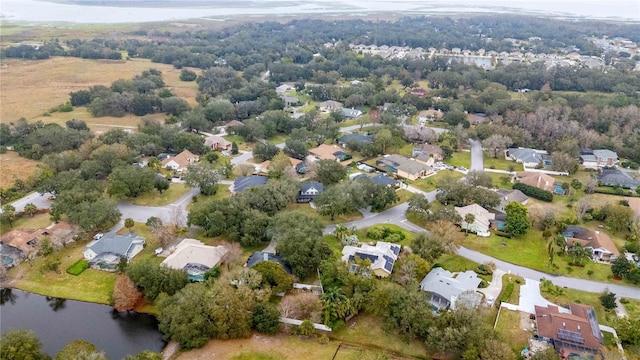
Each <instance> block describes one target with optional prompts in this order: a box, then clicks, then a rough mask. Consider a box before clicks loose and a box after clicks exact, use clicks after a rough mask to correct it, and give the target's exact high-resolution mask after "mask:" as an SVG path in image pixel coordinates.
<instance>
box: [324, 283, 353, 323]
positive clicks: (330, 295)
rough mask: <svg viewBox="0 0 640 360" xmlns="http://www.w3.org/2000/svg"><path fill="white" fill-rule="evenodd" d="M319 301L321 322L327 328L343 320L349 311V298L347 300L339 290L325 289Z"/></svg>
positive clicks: (334, 288)
mask: <svg viewBox="0 0 640 360" xmlns="http://www.w3.org/2000/svg"><path fill="white" fill-rule="evenodd" d="M320 301H321V302H322V318H323V322H324V324H325V325H328V326H332V325H334V324H335V323H336V322H337V321H339V320H343V319H344V318H345V317H346V316H347V315H349V311H350V310H351V305H350V303H349V298H347V296H346V295H345V294H344V292H343V291H342V290H341V289H339V288H336V287H333V288H329V289H326V290H325V291H324V294H322V297H321V298H320Z"/></svg>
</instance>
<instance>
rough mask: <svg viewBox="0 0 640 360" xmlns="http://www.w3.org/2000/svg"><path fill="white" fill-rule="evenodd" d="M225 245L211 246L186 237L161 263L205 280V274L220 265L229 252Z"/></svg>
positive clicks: (194, 277)
mask: <svg viewBox="0 0 640 360" xmlns="http://www.w3.org/2000/svg"><path fill="white" fill-rule="evenodd" d="M228 251H229V250H227V248H226V247H224V246H209V245H205V244H203V243H202V242H200V241H198V240H196V239H184V240H182V241H181V242H180V243H179V244H178V245H177V246H176V247H175V248H173V249H171V250H170V252H171V254H170V255H169V256H167V258H166V259H164V261H163V262H162V263H160V265H162V266H165V267H168V268H171V269H178V270H185V271H186V272H187V274H189V279H191V280H194V281H202V280H204V274H205V273H206V272H207V271H209V269H211V268H212V267H214V266H216V265H218V264H219V263H220V262H221V261H222V259H223V258H224V256H225V255H226V254H227V252H228Z"/></svg>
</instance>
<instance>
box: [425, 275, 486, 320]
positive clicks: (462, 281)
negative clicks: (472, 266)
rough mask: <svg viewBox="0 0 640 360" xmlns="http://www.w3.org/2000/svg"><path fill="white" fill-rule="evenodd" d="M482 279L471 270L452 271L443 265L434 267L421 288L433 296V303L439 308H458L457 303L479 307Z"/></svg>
mask: <svg viewBox="0 0 640 360" xmlns="http://www.w3.org/2000/svg"><path fill="white" fill-rule="evenodd" d="M481 282H482V279H480V278H479V277H478V275H477V274H476V273H475V272H474V271H471V270H468V271H465V272H461V273H457V274H454V273H451V272H449V271H447V270H445V269H443V268H441V267H437V268H434V269H433V270H431V271H430V272H429V273H428V274H427V276H425V277H424V279H423V280H422V281H421V282H420V290H422V291H425V292H427V294H429V295H430V296H431V298H430V299H429V300H430V302H431V305H433V306H434V307H436V308H437V309H442V310H446V309H452V310H455V309H456V305H460V304H464V306H466V307H470V308H473V307H477V306H478V305H479V304H480V302H481V301H482V295H481V294H480V293H478V292H476V289H477V288H478V285H480V283H481Z"/></svg>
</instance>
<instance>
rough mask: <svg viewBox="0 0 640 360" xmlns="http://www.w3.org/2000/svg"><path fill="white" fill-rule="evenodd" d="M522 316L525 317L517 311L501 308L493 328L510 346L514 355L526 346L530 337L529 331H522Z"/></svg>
mask: <svg viewBox="0 0 640 360" xmlns="http://www.w3.org/2000/svg"><path fill="white" fill-rule="evenodd" d="M523 316H526V315H523V313H521V312H519V311H513V310H508V309H506V308H502V309H501V310H500V317H499V318H498V321H497V323H496V327H495V329H496V332H497V333H498V334H499V335H500V337H501V338H502V339H503V340H505V341H506V342H507V344H509V345H511V349H512V350H513V351H514V353H516V354H519V353H520V351H522V349H524V348H525V347H527V346H528V344H529V338H530V337H531V335H532V332H531V331H530V330H528V329H526V330H525V329H523V326H522V317H523Z"/></svg>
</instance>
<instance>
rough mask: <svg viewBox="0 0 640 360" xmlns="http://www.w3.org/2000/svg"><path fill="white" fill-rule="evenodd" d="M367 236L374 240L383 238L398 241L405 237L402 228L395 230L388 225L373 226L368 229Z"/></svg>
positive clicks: (393, 241) (383, 239)
mask: <svg viewBox="0 0 640 360" xmlns="http://www.w3.org/2000/svg"><path fill="white" fill-rule="evenodd" d="M367 237H368V238H370V239H373V240H382V241H387V242H392V243H398V242H401V241H402V240H404V239H405V235H404V234H403V233H402V231H400V230H394V229H391V228H388V227H386V226H372V227H370V228H369V230H367Z"/></svg>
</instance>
